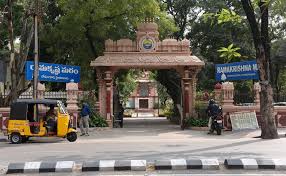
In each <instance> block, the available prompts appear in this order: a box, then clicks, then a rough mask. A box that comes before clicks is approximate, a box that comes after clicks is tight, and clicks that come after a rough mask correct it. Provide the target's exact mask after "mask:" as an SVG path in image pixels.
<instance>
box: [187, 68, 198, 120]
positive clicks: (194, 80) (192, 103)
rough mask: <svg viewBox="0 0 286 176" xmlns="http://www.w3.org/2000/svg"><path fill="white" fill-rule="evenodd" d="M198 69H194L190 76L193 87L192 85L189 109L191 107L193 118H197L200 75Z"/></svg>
mask: <svg viewBox="0 0 286 176" xmlns="http://www.w3.org/2000/svg"><path fill="white" fill-rule="evenodd" d="M198 71H199V70H198V69H197V68H193V69H192V70H191V72H190V74H191V75H190V76H191V77H192V80H191V85H190V91H189V95H190V99H189V102H190V103H189V107H190V114H191V115H192V116H195V104H196V94H197V74H198Z"/></svg>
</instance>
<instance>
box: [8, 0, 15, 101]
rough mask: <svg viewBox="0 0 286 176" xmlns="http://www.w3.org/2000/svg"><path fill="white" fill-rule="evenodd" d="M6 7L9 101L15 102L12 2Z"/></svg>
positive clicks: (11, 0)
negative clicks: (9, 83) (9, 70)
mask: <svg viewBox="0 0 286 176" xmlns="http://www.w3.org/2000/svg"><path fill="white" fill-rule="evenodd" d="M7 5H8V31H9V40H10V62H9V68H10V69H11V80H10V81H11V90H10V95H11V96H10V97H9V98H10V101H9V102H11V101H15V100H16V99H17V93H16V92H17V91H16V87H17V69H16V61H15V47H14V29H13V13H12V10H13V0H8V1H7Z"/></svg>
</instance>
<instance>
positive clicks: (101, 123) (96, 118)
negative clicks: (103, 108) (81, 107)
mask: <svg viewBox="0 0 286 176" xmlns="http://www.w3.org/2000/svg"><path fill="white" fill-rule="evenodd" d="M89 123H90V126H91V127H108V124H107V122H106V120H105V119H104V118H102V117H101V116H100V115H99V114H98V113H92V114H91V116H90V122H89Z"/></svg>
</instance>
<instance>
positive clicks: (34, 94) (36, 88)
mask: <svg viewBox="0 0 286 176" xmlns="http://www.w3.org/2000/svg"><path fill="white" fill-rule="evenodd" d="M34 22H35V48H34V54H35V58H34V64H35V66H34V86H33V98H34V99H37V90H38V75H39V53H38V51H39V48H38V0H36V1H35V15H34Z"/></svg>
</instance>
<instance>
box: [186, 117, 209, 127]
mask: <svg viewBox="0 0 286 176" xmlns="http://www.w3.org/2000/svg"><path fill="white" fill-rule="evenodd" d="M208 123H209V121H208V120H206V119H195V118H192V117H190V118H188V119H187V126H191V127H192V126H193V127H207V126H208Z"/></svg>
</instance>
